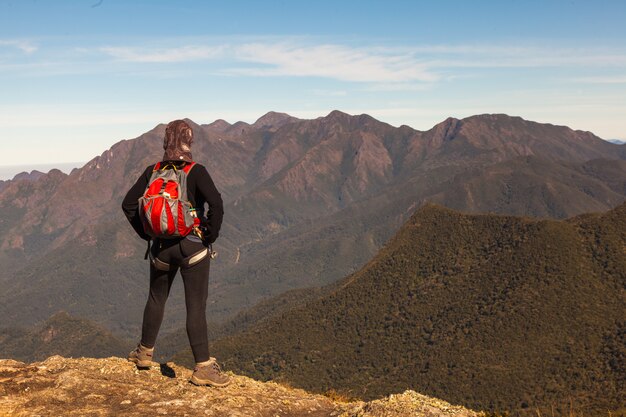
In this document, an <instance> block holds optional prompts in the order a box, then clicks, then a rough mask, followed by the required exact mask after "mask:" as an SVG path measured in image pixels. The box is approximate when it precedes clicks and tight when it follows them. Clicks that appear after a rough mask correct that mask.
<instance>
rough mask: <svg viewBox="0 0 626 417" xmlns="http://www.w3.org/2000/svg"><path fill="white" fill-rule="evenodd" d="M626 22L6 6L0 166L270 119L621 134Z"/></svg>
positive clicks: (553, 10) (625, 105) (471, 11)
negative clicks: (164, 132)
mask: <svg viewBox="0 0 626 417" xmlns="http://www.w3.org/2000/svg"><path fill="white" fill-rule="evenodd" d="M625 16H626V4H625V3H623V2H619V1H606V2H602V3H601V4H593V3H591V2H588V3H585V2H570V1H554V2H550V3H545V2H541V1H529V2H524V3H523V4H522V3H516V2H506V3H504V2H499V3H494V2H487V1H481V2H471V3H470V2H463V1H441V2H429V3H427V2H411V1H398V2H394V3H393V6H390V5H389V4H388V3H384V2H378V1H366V2H356V1H351V2H341V3H339V4H336V3H334V2H330V1H321V2H315V3H314V4H313V3H310V4H306V3H296V2H293V3H291V2H289V3H287V2H279V1H266V2H262V3H260V2H252V1H248V2H246V1H238V2H229V3H228V4H219V3H217V2H199V1H190V2H185V3H184V4H182V5H181V4H176V3H172V2H165V1H157V2H154V1H152V2H151V1H137V2H133V3H132V4H130V3H128V2H123V1H120V0H115V1H113V0H104V1H100V2H99V1H96V0H89V1H82V0H81V1H76V2H63V3H41V2H36V1H23V2H11V1H5V0H0V89H1V90H2V91H3V94H2V95H0V132H1V133H0V152H1V153H2V155H3V156H4V158H3V163H2V164H3V165H12V166H15V165H21V166H32V167H33V168H34V167H36V166H40V165H41V164H50V163H59V164H60V163H69V162H72V161H87V160H89V159H91V158H93V157H94V156H96V155H99V154H101V153H102V152H103V151H104V150H106V149H108V148H109V147H110V146H111V145H113V144H114V143H116V142H118V141H120V140H122V139H128V138H134V137H136V136H138V135H140V134H142V133H144V132H146V131H148V130H149V129H151V128H153V127H154V126H155V125H156V124H158V123H166V122H168V121H170V120H173V119H176V118H182V117H189V118H191V119H192V120H194V121H196V122H198V123H210V122H212V121H214V120H215V119H226V120H227V121H229V122H235V121H238V120H243V121H246V122H253V121H254V120H256V119H257V118H258V117H260V116H261V115H263V114H265V113H266V112H267V111H270V110H275V111H281V112H286V113H289V114H291V115H293V116H296V117H301V118H315V117H319V116H323V115H326V114H328V113H329V112H330V111H331V110H333V109H339V110H341V111H344V112H347V113H351V114H361V113H367V114H370V115H371V116H373V117H375V118H377V119H379V120H381V121H384V122H387V123H390V124H392V125H395V126H399V125H402V124H407V125H409V126H411V127H413V128H415V129H419V130H427V129H429V128H430V127H432V126H433V125H434V124H436V123H438V122H440V121H442V120H444V119H445V118H447V117H449V116H452V117H457V118H463V117H467V116H470V115H474V114H481V113H506V114H509V115H514V116H521V117H523V118H525V119H528V120H534V121H538V122H547V123H553V124H560V125H567V126H569V127H571V128H573V129H581V130H589V131H592V132H593V133H594V134H596V135H598V136H600V137H602V138H605V139H626V118H624V117H623V115H624V114H626V47H625V46H624V45H626V42H624V41H625V40H626V27H625V26H624V25H623V19H624V17H625ZM21 170H24V169H21ZM3 175H4V174H3Z"/></svg>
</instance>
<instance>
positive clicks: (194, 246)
mask: <svg viewBox="0 0 626 417" xmlns="http://www.w3.org/2000/svg"><path fill="white" fill-rule="evenodd" d="M202 249H204V245H203V244H202V243H201V242H197V241H193V240H190V239H189V238H186V239H180V240H178V239H173V240H165V239H163V240H157V241H156V243H155V244H154V245H153V246H152V256H153V258H157V257H158V259H160V260H161V261H163V262H165V263H168V264H170V265H171V269H170V270H169V271H161V270H158V269H156V268H155V267H154V266H153V265H152V263H150V295H149V296H148V302H147V303H146V308H145V310H144V312H143V326H142V328H141V344H142V345H144V346H145V347H148V348H151V347H153V346H154V344H155V342H156V338H157V335H158V333H159V328H160V327H161V322H162V321H163V312H164V311H165V302H166V301H167V297H168V296H169V293H170V288H171V287H172V282H173V281H174V277H175V276H176V272H177V271H178V269H179V267H180V265H181V261H182V260H183V259H184V258H187V257H189V256H191V255H193V254H195V253H197V252H199V251H201V250H202ZM210 264H211V258H210V257H209V256H208V255H207V256H206V257H205V258H204V259H202V260H201V261H200V262H198V263H196V264H194V265H192V266H188V267H185V266H183V267H180V274H181V275H182V277H183V284H184V286H185V306H186V307H187V336H188V337H189V344H190V345H191V350H192V352H193V356H194V359H195V360H196V362H204V361H207V360H209V342H208V337H207V324H206V300H207V296H208V289H209V266H210Z"/></svg>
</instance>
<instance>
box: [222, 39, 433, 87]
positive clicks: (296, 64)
mask: <svg viewBox="0 0 626 417" xmlns="http://www.w3.org/2000/svg"><path fill="white" fill-rule="evenodd" d="M236 59H238V60H240V61H244V62H249V63H253V64H262V65H263V66H257V67H251V68H249V67H246V68H235V69H231V70H229V71H228V72H231V73H233V74H239V75H250V76H266V77H270V76H273V77H275V76H296V77H323V78H332V79H337V80H341V81H356V82H407V81H422V82H433V81H437V80H438V79H439V75H438V74H436V73H434V72H432V71H430V69H429V68H427V66H426V65H424V64H423V63H421V62H420V61H418V60H417V59H416V58H415V57H413V56H411V55H404V54H382V53H371V52H369V51H367V50H365V49H359V48H350V47H346V46H340V45H317V46H292V45H286V44H262V43H256V44H245V45H241V46H239V47H238V48H236Z"/></svg>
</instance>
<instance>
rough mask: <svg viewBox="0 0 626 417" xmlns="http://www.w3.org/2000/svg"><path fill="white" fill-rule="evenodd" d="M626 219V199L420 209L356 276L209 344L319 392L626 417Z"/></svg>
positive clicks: (252, 368) (236, 365)
mask: <svg viewBox="0 0 626 417" xmlns="http://www.w3.org/2000/svg"><path fill="white" fill-rule="evenodd" d="M625 221H626V204H622V205H620V206H618V207H617V208H615V209H613V210H611V211H609V212H606V213H588V214H582V215H579V216H575V217H572V218H570V219H567V220H552V219H544V220H539V219H533V218H529V217H513V216H509V215H502V214H497V215H490V214H478V215H477V214H472V215H470V214H463V213H459V212H457V211H454V210H451V209H448V208H443V207H440V206H437V205H434V204H426V205H424V206H423V207H421V208H420V209H418V210H417V211H416V212H415V214H414V215H413V216H412V217H411V218H410V219H409V220H408V221H407V223H405V225H404V226H403V227H401V228H400V229H399V231H398V233H397V234H396V235H395V236H394V237H393V238H392V239H390V240H389V241H388V242H387V243H386V244H385V245H384V246H383V248H382V249H381V250H380V251H379V253H378V254H377V255H376V256H375V257H374V258H373V259H372V260H370V261H369V262H368V263H366V264H365V266H364V267H363V268H362V269H360V270H359V271H357V272H355V273H354V274H352V275H349V276H347V277H346V278H344V279H343V280H339V281H337V282H335V283H333V284H330V285H329V286H328V287H326V288H323V289H321V290H318V291H317V293H316V294H315V295H314V296H313V297H312V298H310V299H307V300H306V301H305V302H302V303H300V302H297V301H291V307H289V305H287V306H280V307H279V308H278V309H277V310H276V313H275V314H273V315H272V316H269V317H266V318H264V319H263V320H259V321H257V323H256V324H255V323H253V324H252V325H248V326H247V327H246V326H244V327H242V328H241V329H242V331H239V332H238V333H236V334H233V335H230V336H225V337H222V338H220V339H219V340H217V341H215V342H213V343H212V349H213V351H214V352H216V355H218V356H219V357H220V358H222V360H223V361H224V363H225V364H226V365H227V366H228V367H229V368H230V369H234V370H236V371H237V372H240V373H244V374H246V375H249V376H253V377H255V378H257V379H261V380H264V379H266V378H271V379H274V380H285V381H288V382H289V383H291V384H294V385H295V386H299V387H302V388H305V389H307V390H312V391H318V392H319V391H325V390H328V389H334V390H337V391H339V392H350V393H351V395H355V396H357V397H360V398H364V399H368V398H374V397H377V396H380V395H385V394H388V393H389V392H394V391H397V390H401V389H415V390H418V391H420V392H424V393H427V394H428V395H433V396H436V397H439V398H443V399H445V400H447V401H451V402H454V403H459V404H463V405H464V406H467V407H470V408H474V409H485V410H489V411H491V412H494V411H508V412H511V413H513V414H515V415H526V414H529V413H530V414H534V413H535V410H537V409H539V410H541V413H542V414H543V413H544V412H550V405H551V404H552V405H553V406H554V410H553V412H556V413H558V414H559V415H561V414H567V412H568V409H569V408H568V407H569V404H570V401H572V403H573V404H574V406H575V407H576V408H577V409H581V410H584V414H592V415H602V414H603V413H605V412H606V410H607V409H608V410H612V412H614V413H616V414H619V413H623V411H624V410H623V409H622V408H621V407H622V406H623V404H622V403H621V402H620V398H623V393H624V387H625V385H624V383H625V381H624V375H626V374H624V372H623V371H624V369H623V366H622V365H620V361H621V359H620V358H623V356H624V354H626V345H624V342H623V335H624V329H626V327H625V326H626V323H625V322H624V320H623V319H624V317H625V316H624V314H625V313H626V310H625V305H626V303H625V300H626V294H625V293H624V284H625V283H626V254H625V253H624V251H623V248H624V244H625V243H626V224H625ZM288 303H289V301H288ZM185 355H186V354H183V353H182V352H181V353H179V354H178V355H176V356H175V357H174V358H175V360H176V361H181V362H182V363H184V361H185ZM348 364H349V365H348ZM372 381H376V383H375V386H372V385H371V383H372ZM496 385H497V386H498V389H497V390H493V389H492V387H493V386H496ZM385 387H386V388H385Z"/></svg>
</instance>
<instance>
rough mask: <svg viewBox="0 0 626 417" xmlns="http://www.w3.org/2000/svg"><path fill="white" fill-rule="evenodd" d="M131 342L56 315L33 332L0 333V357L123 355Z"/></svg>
mask: <svg viewBox="0 0 626 417" xmlns="http://www.w3.org/2000/svg"><path fill="white" fill-rule="evenodd" d="M132 347H134V346H133V345H132V343H130V342H127V341H124V340H120V339H118V338H117V337H115V336H113V335H112V334H111V333H110V332H109V331H108V330H106V329H104V328H102V327H101V326H99V325H97V324H96V323H93V322H91V321H89V320H84V319H79V318H75V317H71V316H70V315H69V314H67V313H66V312H64V311H62V312H58V313H56V314H54V315H53V316H51V317H50V318H49V319H48V320H46V321H45V322H44V323H43V324H41V325H39V326H36V327H35V328H33V329H20V328H5V329H1V330H0V358H13V359H19V360H22V361H37V360H43V359H45V358H47V357H48V356H52V355H63V356H70V357H77V356H87V357H96V358H101V357H107V356H112V355H114V356H124V355H125V354H127V353H128V352H129V351H130V350H131V349H132Z"/></svg>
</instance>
